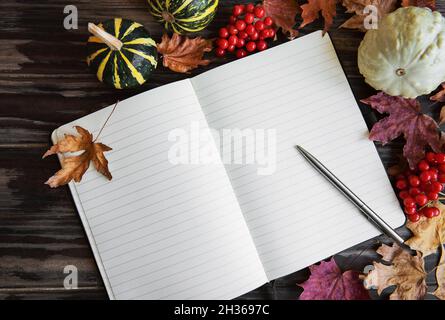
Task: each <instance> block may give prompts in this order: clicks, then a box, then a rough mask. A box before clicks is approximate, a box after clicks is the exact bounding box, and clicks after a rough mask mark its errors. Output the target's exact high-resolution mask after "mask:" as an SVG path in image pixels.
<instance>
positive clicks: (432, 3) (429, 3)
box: [402, 0, 436, 10]
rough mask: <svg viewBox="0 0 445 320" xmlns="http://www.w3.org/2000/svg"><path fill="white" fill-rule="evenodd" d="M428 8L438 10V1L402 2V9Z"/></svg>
mask: <svg viewBox="0 0 445 320" xmlns="http://www.w3.org/2000/svg"><path fill="white" fill-rule="evenodd" d="M410 6H414V7H427V8H430V9H431V10H436V0H402V7H410Z"/></svg>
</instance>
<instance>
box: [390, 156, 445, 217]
mask: <svg viewBox="0 0 445 320" xmlns="http://www.w3.org/2000/svg"><path fill="white" fill-rule="evenodd" d="M444 183H445V154H444V153H434V152H428V153H427V154H426V156H425V158H424V159H423V160H421V161H420V162H419V164H418V165H417V169H416V170H407V171H406V172H405V173H404V174H400V175H399V176H397V178H396V187H397V189H399V190H400V191H399V198H400V199H401V200H402V201H403V205H404V207H405V213H406V215H407V216H408V219H409V220H411V221H412V222H417V221H419V219H420V217H421V216H422V215H423V216H425V217H427V218H434V217H437V216H438V215H440V210H439V209H438V208H436V207H434V206H433V203H434V201H437V200H438V199H439V193H440V192H441V191H442V190H443V184H444Z"/></svg>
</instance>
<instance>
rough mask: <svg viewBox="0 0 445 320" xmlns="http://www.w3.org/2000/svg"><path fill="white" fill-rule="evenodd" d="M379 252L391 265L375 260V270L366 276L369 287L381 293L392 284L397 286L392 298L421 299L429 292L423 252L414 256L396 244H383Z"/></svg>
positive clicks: (366, 285) (367, 286) (366, 283)
mask: <svg viewBox="0 0 445 320" xmlns="http://www.w3.org/2000/svg"><path fill="white" fill-rule="evenodd" d="M377 253H378V254H380V255H381V256H382V258H383V260H384V261H385V262H386V263H389V264H390V265H385V264H383V263H379V262H374V263H373V265H374V270H372V271H370V272H369V273H368V275H367V276H366V277H365V287H366V288H367V289H372V288H376V289H377V293H378V294H379V295H380V294H381V293H382V291H383V290H384V289H386V288H388V287H390V286H396V288H395V290H394V292H393V293H392V294H391V295H390V297H389V298H390V299H391V300H420V299H423V298H424V297H425V295H426V293H427V285H426V276H427V273H426V272H425V266H424V261H423V258H422V254H421V253H420V252H418V253H417V255H416V256H412V255H411V254H410V253H409V252H408V251H406V250H403V249H401V248H400V247H399V246H398V245H396V244H394V245H393V246H392V247H390V246H387V245H385V244H383V245H382V246H381V247H380V248H379V249H378V250H377Z"/></svg>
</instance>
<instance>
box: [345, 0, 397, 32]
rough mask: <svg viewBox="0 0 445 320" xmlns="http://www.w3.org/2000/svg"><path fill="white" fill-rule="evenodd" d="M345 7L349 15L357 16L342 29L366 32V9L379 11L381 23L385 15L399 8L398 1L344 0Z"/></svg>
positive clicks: (378, 15)
mask: <svg viewBox="0 0 445 320" xmlns="http://www.w3.org/2000/svg"><path fill="white" fill-rule="evenodd" d="M342 4H343V6H344V7H345V8H346V9H347V10H346V12H347V13H355V16H353V17H352V18H350V19H349V20H347V21H346V22H345V23H343V24H342V25H341V26H340V28H348V29H358V30H360V31H363V32H366V31H367V29H366V28H365V18H366V16H367V15H368V14H365V8H366V7H367V6H369V5H372V6H374V7H375V8H376V9H377V18H378V21H380V19H381V18H383V17H384V16H385V15H387V14H388V13H390V12H393V11H394V10H396V8H397V4H398V0H343V2H342Z"/></svg>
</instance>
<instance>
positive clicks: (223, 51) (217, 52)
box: [215, 47, 226, 57]
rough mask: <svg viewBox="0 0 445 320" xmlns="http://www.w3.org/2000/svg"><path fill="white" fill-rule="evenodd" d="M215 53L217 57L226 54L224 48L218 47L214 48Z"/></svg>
mask: <svg viewBox="0 0 445 320" xmlns="http://www.w3.org/2000/svg"><path fill="white" fill-rule="evenodd" d="M215 54H216V56H217V57H224V55H225V54H226V50H224V49H223V48H219V47H218V48H216V49H215Z"/></svg>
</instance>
